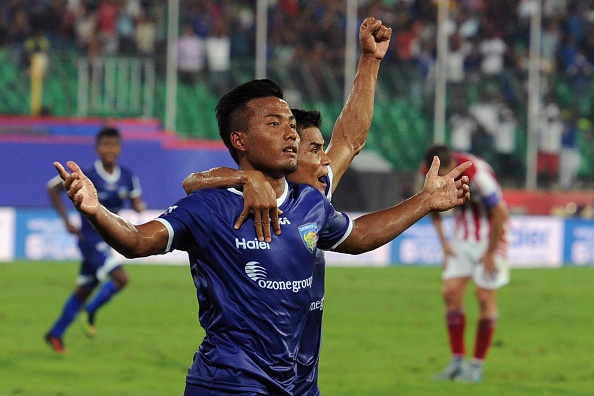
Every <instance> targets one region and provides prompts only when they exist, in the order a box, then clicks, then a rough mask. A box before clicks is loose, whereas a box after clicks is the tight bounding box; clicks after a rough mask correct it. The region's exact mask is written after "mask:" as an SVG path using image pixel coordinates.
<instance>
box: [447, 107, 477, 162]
mask: <svg viewBox="0 0 594 396" xmlns="http://www.w3.org/2000/svg"><path fill="white" fill-rule="evenodd" d="M448 123H449V124H450V128H451V137H450V147H451V148H452V149H453V150H456V151H467V152H469V151H471V150H472V137H473V135H474V134H475V133H476V131H477V129H478V123H477V122H476V120H475V119H474V117H473V116H472V115H471V114H470V112H469V111H468V109H467V108H462V109H460V111H459V112H457V113H454V114H453V115H452V116H451V117H450V118H449V120H448Z"/></svg>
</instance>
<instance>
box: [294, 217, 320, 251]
mask: <svg viewBox="0 0 594 396" xmlns="http://www.w3.org/2000/svg"><path fill="white" fill-rule="evenodd" d="M298 228H299V234H301V240H302V241H303V243H304V244H305V247H306V248H307V250H309V252H310V253H313V252H314V250H316V243H317V242H318V224H317V223H307V224H303V225H300V226H299V227H298Z"/></svg>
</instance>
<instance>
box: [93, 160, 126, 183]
mask: <svg viewBox="0 0 594 396" xmlns="http://www.w3.org/2000/svg"><path fill="white" fill-rule="evenodd" d="M94 165H95V170H96V171H97V174H99V176H101V178H102V179H103V180H105V181H106V182H108V183H115V182H117V181H118V180H120V176H121V174H122V170H121V169H120V167H119V165H116V166H114V168H113V173H108V172H107V171H106V170H105V168H104V167H103V163H102V162H101V160H96V161H95V164H94Z"/></svg>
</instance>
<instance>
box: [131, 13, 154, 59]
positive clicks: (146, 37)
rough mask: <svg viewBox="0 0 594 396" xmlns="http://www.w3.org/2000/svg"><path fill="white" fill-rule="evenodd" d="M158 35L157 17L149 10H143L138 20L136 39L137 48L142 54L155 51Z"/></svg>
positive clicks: (149, 53) (150, 53)
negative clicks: (148, 11) (150, 13)
mask: <svg viewBox="0 0 594 396" xmlns="http://www.w3.org/2000/svg"><path fill="white" fill-rule="evenodd" d="M156 35H157V24H156V23H155V19H154V18H153V17H152V16H151V15H149V14H148V13H147V12H143V13H141V14H140V16H139V17H138V21H137V22H136V32H135V34H134V39H135V41H136V48H137V49H138V52H139V53H140V54H141V55H152V54H153V53H154V52H155V39H156Z"/></svg>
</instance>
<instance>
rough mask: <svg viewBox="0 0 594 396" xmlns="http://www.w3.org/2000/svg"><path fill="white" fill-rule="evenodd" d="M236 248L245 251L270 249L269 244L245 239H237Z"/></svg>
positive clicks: (255, 239)
mask: <svg viewBox="0 0 594 396" xmlns="http://www.w3.org/2000/svg"><path fill="white" fill-rule="evenodd" d="M235 247H236V248H237V249H243V250H246V249H247V250H259V249H270V244H269V243H268V242H264V241H259V240H258V238H254V239H251V240H246V239H245V238H241V239H240V238H235Z"/></svg>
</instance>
